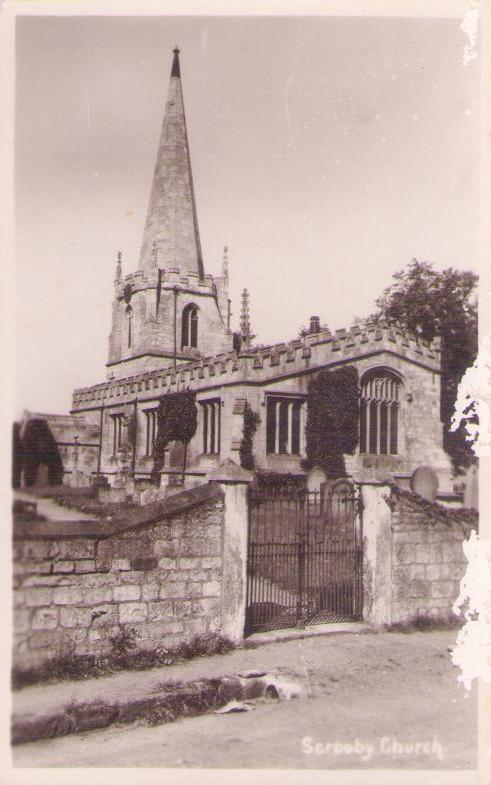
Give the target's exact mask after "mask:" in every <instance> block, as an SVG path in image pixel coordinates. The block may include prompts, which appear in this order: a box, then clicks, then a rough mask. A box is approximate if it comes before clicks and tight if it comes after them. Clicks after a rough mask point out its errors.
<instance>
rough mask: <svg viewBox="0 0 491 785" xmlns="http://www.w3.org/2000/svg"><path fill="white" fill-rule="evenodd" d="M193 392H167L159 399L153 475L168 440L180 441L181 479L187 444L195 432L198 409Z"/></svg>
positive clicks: (160, 462)
mask: <svg viewBox="0 0 491 785" xmlns="http://www.w3.org/2000/svg"><path fill="white" fill-rule="evenodd" d="M195 397H196V396H195V394H194V393H193V392H190V391H188V390H183V391H182V392H175V393H169V394H168V395H163V396H162V398H161V399H160V403H159V407H158V409H157V437H156V439H155V452H154V455H155V463H154V468H153V472H152V474H153V475H154V477H155V475H156V474H157V473H158V472H159V471H160V469H161V468H162V466H163V465H164V454H165V450H166V448H167V446H168V445H169V444H170V442H173V441H180V442H183V444H184V462H183V468H182V481H183V482H184V475H185V472H186V461H187V449H188V444H189V442H190V441H191V439H192V438H193V436H194V434H195V433H196V427H197V424H198V410H197V408H196V402H195Z"/></svg>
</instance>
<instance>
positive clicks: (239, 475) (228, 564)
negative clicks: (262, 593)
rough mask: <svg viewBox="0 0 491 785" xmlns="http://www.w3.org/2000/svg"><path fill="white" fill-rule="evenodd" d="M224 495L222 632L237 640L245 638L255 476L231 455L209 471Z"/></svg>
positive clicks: (210, 478) (212, 479) (209, 476)
mask: <svg viewBox="0 0 491 785" xmlns="http://www.w3.org/2000/svg"><path fill="white" fill-rule="evenodd" d="M208 479H209V481H210V482H216V483H218V484H219V485H220V487H221V489H222V491H223V495H224V499H223V502H224V527H223V531H224V534H223V547H222V629H221V632H222V635H224V636H226V637H227V638H230V640H232V641H233V642H234V643H240V642H241V641H242V640H243V638H244V625H245V612H246V591H247V537H248V500H247V489H248V485H249V483H250V482H252V479H253V476H252V474H251V472H248V471H246V470H245V469H242V468H241V467H240V466H238V465H237V464H236V463H235V462H234V461H232V460H231V459H228V460H226V461H225V462H224V463H222V464H221V466H219V468H218V469H217V470H216V471H214V472H213V473H211V474H210V475H208Z"/></svg>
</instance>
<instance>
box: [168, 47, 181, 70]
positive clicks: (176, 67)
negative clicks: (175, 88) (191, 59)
mask: <svg viewBox="0 0 491 785" xmlns="http://www.w3.org/2000/svg"><path fill="white" fill-rule="evenodd" d="M173 52H174V59H173V61H172V71H171V72H170V75H171V76H177V77H180V76H181V68H180V65H179V49H178V48H177V46H175V47H174V49H173Z"/></svg>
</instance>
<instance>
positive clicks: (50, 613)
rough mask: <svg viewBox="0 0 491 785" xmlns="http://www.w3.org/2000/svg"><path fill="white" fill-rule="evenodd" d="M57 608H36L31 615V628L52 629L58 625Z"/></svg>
mask: <svg viewBox="0 0 491 785" xmlns="http://www.w3.org/2000/svg"><path fill="white" fill-rule="evenodd" d="M58 613H59V609H58V608H38V609H37V610H35V611H34V613H33V616H32V629H33V630H54V629H56V627H57V626H58Z"/></svg>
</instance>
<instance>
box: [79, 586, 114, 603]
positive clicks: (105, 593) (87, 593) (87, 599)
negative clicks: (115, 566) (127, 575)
mask: <svg viewBox="0 0 491 785" xmlns="http://www.w3.org/2000/svg"><path fill="white" fill-rule="evenodd" d="M112 598H113V590H112V588H111V587H110V586H99V587H96V588H93V589H84V591H83V600H84V603H85V604H87V605H97V604H98V603H102V602H111V600H112Z"/></svg>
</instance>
